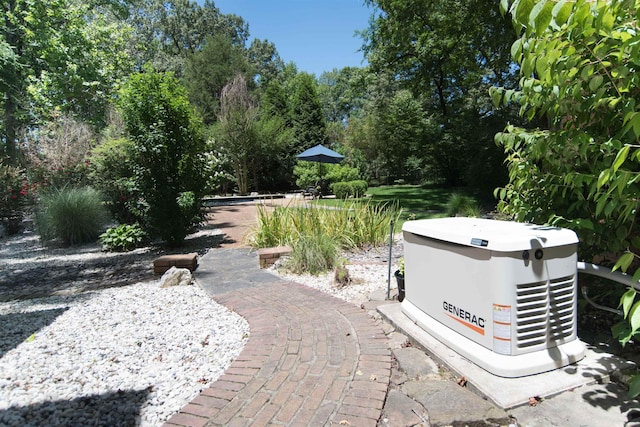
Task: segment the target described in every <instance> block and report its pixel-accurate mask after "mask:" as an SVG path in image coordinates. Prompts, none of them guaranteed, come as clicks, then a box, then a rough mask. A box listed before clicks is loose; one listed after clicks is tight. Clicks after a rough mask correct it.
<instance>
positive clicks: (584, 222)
mask: <svg viewBox="0 0 640 427" xmlns="http://www.w3.org/2000/svg"><path fill="white" fill-rule="evenodd" d="M576 223H577V224H578V225H579V226H580V227H582V228H585V229H587V230H591V231H593V222H591V220H590V219H588V218H586V219H579V220H576Z"/></svg>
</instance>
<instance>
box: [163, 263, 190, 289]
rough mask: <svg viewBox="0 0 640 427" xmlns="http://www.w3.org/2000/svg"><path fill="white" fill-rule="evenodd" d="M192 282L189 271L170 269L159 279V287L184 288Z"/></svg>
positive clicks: (186, 269)
mask: <svg viewBox="0 0 640 427" xmlns="http://www.w3.org/2000/svg"><path fill="white" fill-rule="evenodd" d="M191 281H192V277H191V271H189V269H188V268H176V267H171V268H170V269H168V270H167V271H166V272H165V273H164V274H163V275H162V277H161V278H160V287H161V288H168V287H171V286H186V285H190V284H191Z"/></svg>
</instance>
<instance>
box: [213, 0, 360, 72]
mask: <svg viewBox="0 0 640 427" xmlns="http://www.w3.org/2000/svg"><path fill="white" fill-rule="evenodd" d="M214 3H215V5H216V7H217V8H218V9H220V12H221V13H224V14H229V13H232V14H234V15H239V16H241V17H242V18H243V19H244V21H245V22H247V23H248V24H249V33H250V35H251V37H255V38H258V39H267V40H269V41H270V42H272V43H274V44H275V45H276V49H277V50H278V53H279V54H280V57H281V58H282V60H283V61H284V62H285V63H289V62H294V63H295V64H296V65H297V66H298V70H299V71H306V72H308V73H313V74H315V75H316V77H319V76H320V74H322V72H323V71H332V70H333V69H334V68H338V69H340V68H342V67H346V66H354V67H361V66H364V65H366V64H365V62H364V61H363V59H364V56H363V54H362V52H359V51H358V50H359V49H360V48H361V46H362V39H361V38H360V37H358V36H356V35H355V32H356V30H364V29H366V28H367V27H368V23H369V16H370V15H371V12H372V10H371V9H369V8H368V7H367V6H365V5H364V4H363V0H214Z"/></svg>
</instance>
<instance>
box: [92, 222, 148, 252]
mask: <svg viewBox="0 0 640 427" xmlns="http://www.w3.org/2000/svg"><path fill="white" fill-rule="evenodd" d="M146 240H147V235H146V233H145V232H144V230H143V229H142V228H141V227H140V226H139V225H138V224H120V225H119V226H117V227H112V228H109V229H107V231H105V232H104V233H102V234H101V235H100V243H101V244H102V246H103V248H104V249H106V250H108V251H114V252H126V251H131V250H133V249H135V248H139V247H141V246H142V245H143V244H144V243H145V242H146Z"/></svg>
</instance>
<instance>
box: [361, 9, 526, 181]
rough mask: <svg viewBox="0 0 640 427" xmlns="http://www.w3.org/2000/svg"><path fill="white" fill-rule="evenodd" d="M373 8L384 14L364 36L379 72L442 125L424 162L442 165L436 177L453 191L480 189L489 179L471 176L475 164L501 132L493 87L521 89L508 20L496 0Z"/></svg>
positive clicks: (496, 165)
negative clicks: (493, 106)
mask: <svg viewBox="0 0 640 427" xmlns="http://www.w3.org/2000/svg"><path fill="white" fill-rule="evenodd" d="M367 4H369V5H374V6H377V7H378V8H379V10H380V11H381V13H380V14H378V15H377V16H375V17H374V19H373V20H372V21H371V24H370V28H369V29H368V30H367V31H365V32H363V36H364V41H365V46H364V51H365V53H366V54H367V58H368V60H369V63H370V67H371V69H372V71H373V73H376V74H379V75H380V76H384V75H385V74H387V73H388V74H390V75H391V77H390V78H391V79H392V81H394V82H397V83H398V84H399V85H401V87H400V88H401V89H410V90H411V91H412V92H413V94H414V96H415V97H416V98H419V99H421V100H423V102H424V109H425V111H426V113H427V114H428V115H429V116H430V117H431V118H432V120H435V121H436V122H437V123H438V124H439V125H440V128H441V132H440V133H439V137H438V138H437V139H434V140H432V141H431V143H432V144H433V145H434V147H433V148H434V149H433V150H429V151H425V152H424V153H425V156H430V157H432V158H431V159H428V158H425V159H424V161H425V163H431V164H433V165H436V166H437V169H433V170H434V171H439V173H442V174H443V175H442V176H440V177H439V178H441V179H443V180H444V181H446V182H447V183H449V184H451V185H460V184H470V185H475V183H476V182H478V181H480V180H482V179H483V176H482V174H481V175H479V176H469V173H468V172H469V170H470V169H469V167H468V165H469V162H470V161H473V160H474V159H477V158H479V157H480V155H484V154H486V153H484V152H485V151H486V148H485V147H487V146H491V139H492V138H493V135H494V134H495V132H496V131H498V130H499V129H500V128H495V127H494V126H495V121H494V120H493V118H492V117H491V115H492V114H493V113H492V112H491V109H490V100H489V97H488V88H489V87H490V86H492V85H501V86H505V87H515V79H514V78H513V76H514V73H513V70H514V68H513V67H512V65H513V64H512V60H511V57H510V50H509V49H510V45H511V43H512V41H513V40H515V37H516V36H515V32H514V30H513V28H512V26H511V25H510V22H509V20H508V19H506V18H504V17H501V16H500V14H499V9H498V7H497V4H496V2H495V1H493V0H481V1H478V0H455V1H449V0H447V1H443V0H435V1H434V0H411V1H406V0H368V1H367ZM461 117H464V119H461ZM493 154H496V153H493ZM497 154H500V153H497ZM434 156H435V157H434ZM484 157H485V158H486V159H488V158H492V156H484ZM501 163H502V159H500V158H497V159H495V160H494V163H492V164H490V165H486V168H487V169H489V170H495V169H500V168H501ZM474 170H477V168H474Z"/></svg>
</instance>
